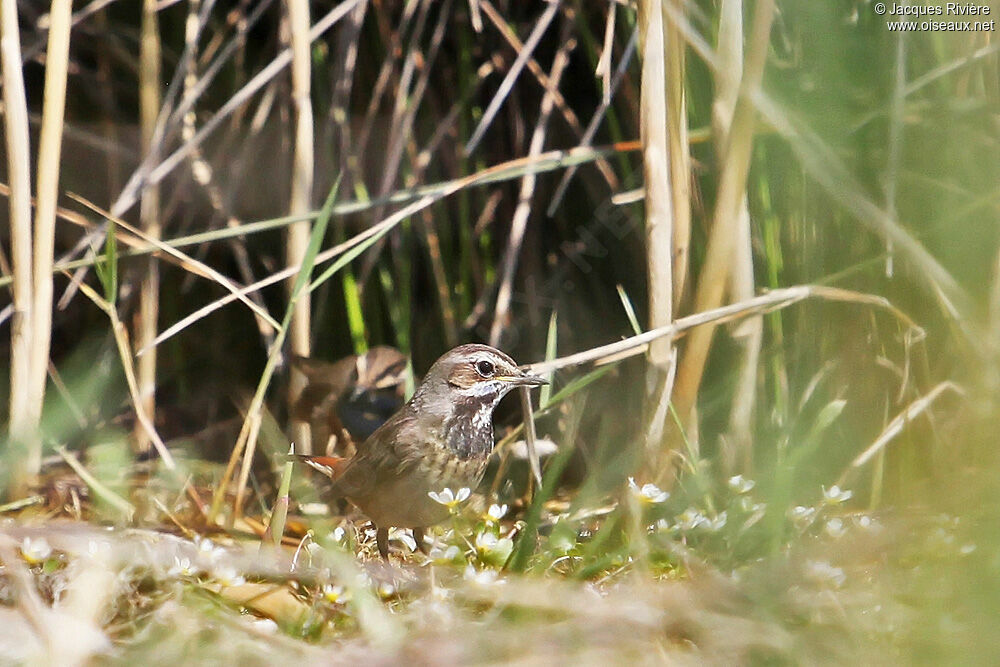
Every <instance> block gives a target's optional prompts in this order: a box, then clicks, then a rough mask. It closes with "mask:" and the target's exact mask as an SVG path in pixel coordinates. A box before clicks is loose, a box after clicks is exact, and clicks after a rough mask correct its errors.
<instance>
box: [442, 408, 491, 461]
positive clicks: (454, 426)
mask: <svg viewBox="0 0 1000 667" xmlns="http://www.w3.org/2000/svg"><path fill="white" fill-rule="evenodd" d="M499 400H500V396H499V395H484V396H466V397H463V398H462V400H459V401H456V402H455V404H454V410H453V411H452V413H451V416H450V417H449V418H448V419H447V420H446V421H445V428H444V435H445V444H446V445H447V447H448V449H450V450H451V451H452V452H454V453H455V455H456V456H458V457H459V458H460V459H462V460H463V461H467V460H469V459H480V458H485V457H487V456H489V454H490V452H492V451H493V408H495V407H496V404H497V402H499Z"/></svg>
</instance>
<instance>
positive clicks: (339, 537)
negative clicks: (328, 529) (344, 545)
mask: <svg viewBox="0 0 1000 667" xmlns="http://www.w3.org/2000/svg"><path fill="white" fill-rule="evenodd" d="M346 536H347V531H346V530H344V527H343V526H337V527H336V528H334V529H333V532H332V533H330V537H331V538H332V539H333V541H334V542H337V543H340V542H343V541H344V538H345V537H346Z"/></svg>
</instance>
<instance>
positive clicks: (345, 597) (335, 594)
mask: <svg viewBox="0 0 1000 667" xmlns="http://www.w3.org/2000/svg"><path fill="white" fill-rule="evenodd" d="M322 592H323V599H324V600H326V601H327V602H329V603H330V604H340V603H344V602H347V601H349V600H350V599H351V591H349V590H347V589H346V588H344V587H343V586H340V585H338V584H323V591H322Z"/></svg>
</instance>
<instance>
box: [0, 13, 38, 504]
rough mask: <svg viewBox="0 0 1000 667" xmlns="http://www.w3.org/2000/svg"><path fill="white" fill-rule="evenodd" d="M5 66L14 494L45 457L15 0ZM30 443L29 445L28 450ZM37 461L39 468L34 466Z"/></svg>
mask: <svg viewBox="0 0 1000 667" xmlns="http://www.w3.org/2000/svg"><path fill="white" fill-rule="evenodd" d="M0 65H2V68H3V69H2V72H3V82H4V85H3V101H4V114H3V116H4V130H5V134H6V138H7V178H8V180H9V182H10V188H11V196H10V199H9V206H10V245H11V269H12V272H13V275H14V284H13V305H14V314H13V318H12V320H11V338H10V348H11V350H10V425H9V429H10V437H11V440H12V443H13V444H14V445H16V447H12V448H11V450H10V452H9V455H10V456H11V457H12V458H13V461H12V470H13V473H12V479H11V488H10V490H9V495H11V496H12V497H20V496H23V495H24V494H25V493H26V491H27V487H28V481H29V477H31V476H33V475H34V474H35V473H37V471H38V466H37V465H35V464H33V463H29V461H35V462H40V455H35V454H28V451H29V450H30V451H35V450H38V448H39V447H40V445H41V443H40V442H39V441H38V423H39V420H40V419H41V405H40V404H38V403H32V401H31V384H32V380H31V378H32V374H31V365H30V364H31V358H32V351H31V341H32V339H33V338H34V337H33V336H32V330H31V328H32V293H33V288H32V275H31V261H32V259H31V246H32V241H31V166H30V146H29V141H28V106H27V101H26V99H25V93H24V79H23V78H22V76H21V36H20V32H19V29H18V18H17V2H16V0H0ZM25 448H27V449H25ZM32 466H34V468H33V467H32Z"/></svg>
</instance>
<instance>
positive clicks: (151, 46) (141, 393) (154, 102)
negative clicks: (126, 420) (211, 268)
mask: <svg viewBox="0 0 1000 667" xmlns="http://www.w3.org/2000/svg"><path fill="white" fill-rule="evenodd" d="M140 30H141V38H140V46H139V127H140V133H141V136H142V150H143V153H144V155H143V157H144V159H146V158H148V159H150V160H158V159H159V153H160V146H159V145H158V144H157V143H156V136H155V131H156V119H157V116H158V115H159V112H160V86H161V72H160V59H161V45H160V24H159V19H158V18H157V13H156V0H143V3H142V21H141V28H140ZM139 224H140V227H141V228H142V230H143V233H144V234H145V235H146V237H147V238H149V239H153V240H159V239H160V236H161V224H160V188H159V186H157V185H154V184H150V185H149V186H148V187H146V188H144V189H143V191H142V200H141V202H140V205H139ZM144 269H145V271H144V274H143V276H142V282H141V284H140V286H139V312H138V313H137V315H136V317H135V320H134V322H133V327H134V331H135V349H136V350H141V349H142V348H144V347H146V345H148V344H149V343H150V342H151V341H153V340H155V339H156V331H157V324H158V322H159V314H160V266H159V262H158V261H157V259H156V257H149V258H147V260H146V262H145V267H144ZM136 383H137V385H138V396H137V397H136V398H137V399H138V400H139V401H141V402H142V410H143V412H144V413H145V414H146V415H148V416H149V419H150V420H151V421H154V422H155V421H156V351H155V350H152V351H151V353H150V354H145V355H142V356H141V357H139V359H138V360H137V362H136ZM132 440H133V443H134V445H135V449H136V451H139V452H146V451H148V450H149V448H150V445H151V444H152V443H151V440H150V438H149V436H148V434H147V433H146V430H145V428H144V426H143V425H142V424H141V423H140V424H136V425H135V427H134V429H133V431H132Z"/></svg>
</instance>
